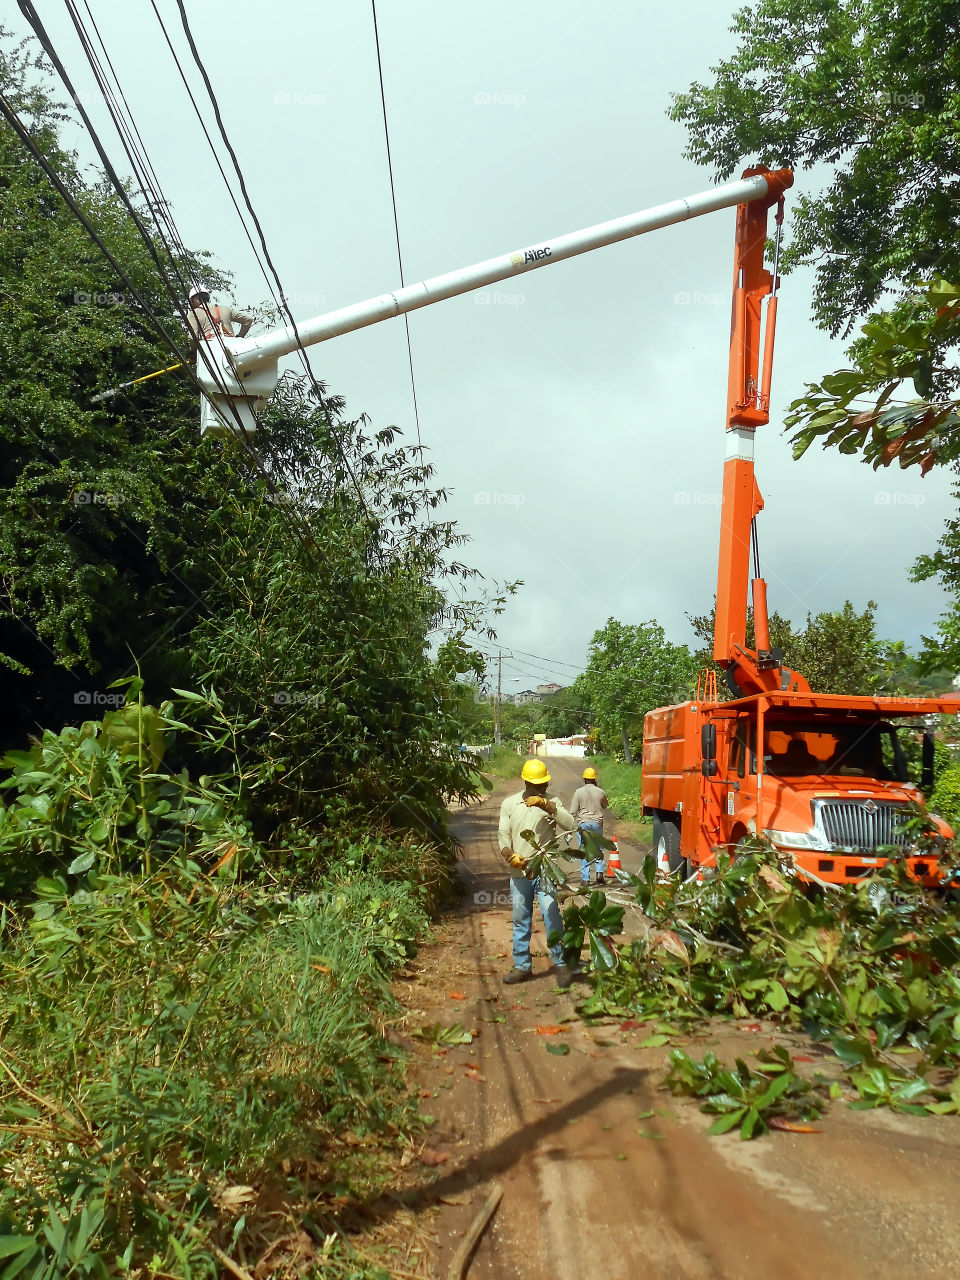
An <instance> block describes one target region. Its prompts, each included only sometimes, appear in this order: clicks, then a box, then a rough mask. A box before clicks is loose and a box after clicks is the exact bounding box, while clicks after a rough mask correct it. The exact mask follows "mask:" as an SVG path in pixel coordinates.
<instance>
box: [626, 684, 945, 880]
mask: <svg viewBox="0 0 960 1280" xmlns="http://www.w3.org/2000/svg"><path fill="white" fill-rule="evenodd" d="M958 711H960V697H944V698H907V697H904V698H900V697H893V698H885V697H876V698H873V697H846V696H844V695H839V694H816V693H809V692H805V693H794V692H789V693H770V694H756V695H752V696H750V697H747V698H740V699H736V700H734V701H732V702H683V703H679V704H678V705H676V706H672V707H661V708H658V709H657V710H656V711H651V712H649V714H648V715H647V716H646V717H645V720H644V743H643V781H642V798H643V806H644V811H645V812H646V813H647V814H652V815H654V816H655V817H657V818H660V819H661V820H663V819H666V820H668V821H670V820H672V821H674V822H676V823H678V825H679V827H680V851H681V854H682V856H683V857H685V858H686V859H687V865H688V867H690V868H695V867H714V866H716V865H717V859H718V858H720V859H724V858H730V857H732V856H733V853H734V850H735V849H736V846H737V843H738V842H739V840H740V839H742V838H743V837H744V836H746V835H763V834H766V835H767V838H768V839H771V840H772V841H773V843H774V844H776V845H777V847H778V848H781V849H782V850H783V851H784V852H785V853H786V854H787V855H788V856H790V857H791V858H792V859H793V861H794V862H795V864H796V866H797V869H798V871H799V872H800V874H801V876H803V877H804V878H805V879H807V880H809V881H816V880H823V881H827V882H829V883H832V884H848V883H850V881H851V880H855V879H859V878H861V877H863V876H865V875H869V874H870V873H871V872H872V871H874V870H876V869H877V867H879V866H882V865H883V864H884V863H885V862H886V861H887V857H885V856H883V854H881V853H878V852H877V849H878V848H879V847H882V846H889V845H890V844H896V843H897V842H898V840H899V835H898V822H897V818H898V816H899V815H900V814H901V813H902V812H903V810H904V809H905V808H906V806H908V805H911V804H912V803H916V802H920V803H922V796H921V794H920V792H919V790H918V789H917V788H916V787H915V786H913V784H911V783H909V782H903V781H899V780H898V779H897V777H896V776H894V775H895V770H894V769H892V768H888V767H887V766H886V765H884V763H883V761H882V759H881V757H880V756H879V755H877V756H876V759H875V760H874V759H873V758H872V757H869V753H870V752H872V751H873V750H874V749H875V748H876V749H879V747H880V745H881V740H883V741H885V742H887V743H888V744H889V745H890V747H891V749H892V742H893V740H892V736H890V734H889V731H890V729H891V726H892V725H894V724H895V723H896V721H897V720H902V719H904V718H913V719H916V718H917V717H923V716H927V715H931V714H943V713H952V714H956V713H957V712H958ZM706 725H712V726H713V732H714V733H715V735H716V736H715V741H716V752H715V756H714V759H715V761H716V765H715V772H713V773H712V775H711V774H709V773H705V772H704V769H703V765H704V755H703V742H702V730H703V728H704V726H706ZM761 742H762V744H763V749H762V750H759V749H758V744H759V743H761ZM791 743H792V744H793V748H797V747H798V746H799V747H801V748H802V750H803V751H804V752H805V753H806V756H805V758H806V763H804V764H799V765H798V764H797V763H796V762H795V763H794V764H793V765H792V766H790V765H787V764H785V763H784V762H785V761H788V760H789V752H790V750H791V749H792V748H791ZM838 744H839V747H838ZM810 748H813V751H814V752H819V753H820V756H819V757H818V756H817V755H815V754H813V753H812V752H811V751H810ZM841 748H842V749H841ZM868 757H869V758H868ZM834 761H839V763H834ZM791 768H800V769H805V770H807V772H800V773H792V772H790V771H789V770H790V769H791ZM871 769H872V770H873V772H875V773H876V774H877V775H879V776H869V771H870V770H871ZM884 774H888V775H889V776H883V775H884ZM784 775H785V776H784ZM935 825H936V826H937V827H938V829H939V830H940V832H941V834H943V835H947V836H949V835H950V834H952V833H951V832H950V830H949V828H948V827H946V826H945V824H943V823H942V822H940V821H939V820H935ZM771 833H773V834H771ZM905 861H906V865H907V867H908V870H909V872H910V874H911V875H912V876H913V877H915V878H916V879H917V880H919V881H920V882H922V883H923V884H927V885H930V886H936V885H938V884H939V883H940V876H939V874H938V870H937V866H936V860H935V859H932V858H931V857H930V855H929V854H928V855H926V856H924V855H922V854H917V855H912V854H909V853H907V854H906V858H905Z"/></svg>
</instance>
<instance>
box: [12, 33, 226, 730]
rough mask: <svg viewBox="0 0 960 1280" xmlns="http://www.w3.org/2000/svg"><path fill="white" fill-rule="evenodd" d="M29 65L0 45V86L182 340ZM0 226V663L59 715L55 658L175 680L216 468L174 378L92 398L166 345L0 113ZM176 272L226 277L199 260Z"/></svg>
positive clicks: (68, 664)
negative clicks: (63, 141) (29, 679)
mask: <svg viewBox="0 0 960 1280" xmlns="http://www.w3.org/2000/svg"><path fill="white" fill-rule="evenodd" d="M36 74H37V73H36V66H35V64H34V62H33V60H32V58H31V57H30V55H28V54H25V53H24V52H23V51H22V50H19V49H12V50H11V49H10V48H9V44H8V47H7V49H3V50H0V88H2V90H3V92H4V94H5V95H6V96H7V97H8V99H10V100H11V102H12V104H13V105H14V106H15V107H17V108H19V109H20V110H21V112H22V113H23V114H25V115H27V116H28V118H29V119H30V121H31V131H32V134H33V136H34V138H35V140H36V142H37V144H38V145H39V147H40V148H41V150H42V151H43V152H44V154H45V155H46V157H47V158H48V160H49V161H50V163H51V164H52V165H53V167H54V168H55V169H56V170H57V171H58V172H59V173H60V175H61V177H62V178H63V180H64V181H65V183H66V185H67V186H68V187H69V188H70V189H71V190H72V191H73V192H74V194H75V195H76V197H77V199H78V201H79V203H80V204H81V205H82V206H83V207H84V209H85V211H86V213H87V215H88V216H89V217H90V219H91V220H92V221H93V222H94V224H96V225H97V226H98V227H99V228H100V229H101V230H102V233H103V235H104V238H105V239H106V241H107V242H108V244H109V245H110V247H111V249H112V251H113V252H114V254H115V256H116V257H117V259H118V260H119V261H120V262H121V264H122V265H123V267H124V268H125V270H126V271H127V273H128V275H129V277H130V278H131V279H132V281H133V283H134V285H135V286H136V288H137V291H138V293H139V294H140V297H141V298H142V299H143V300H144V304H145V306H146V308H148V309H149V311H151V312H152V313H153V314H154V315H156V316H157V317H159V320H160V322H161V324H162V325H163V326H164V328H165V329H166V330H167V332H168V333H171V334H172V335H173V336H174V341H176V342H182V340H183V338H184V330H183V326H182V323H181V321H180V319H179V317H178V315H177V312H176V310H175V308H174V305H173V303H172V301H171V298H170V296H169V293H168V291H167V289H166V286H165V284H164V282H163V281H162V280H161V278H160V276H159V274H158V272H157V270H156V267H155V266H154V263H153V262H152V260H151V258H150V255H149V253H148V250H147V248H146V246H145V245H144V244H143V242H142V241H141V240H140V238H139V236H138V235H137V233H136V231H135V229H134V227H133V224H132V222H131V220H130V219H129V217H128V215H127V213H126V212H125V210H124V209H123V207H122V205H121V203H120V201H119V199H118V198H117V197H116V196H115V195H114V194H112V193H111V192H110V191H109V190H108V189H107V187H106V185H105V184H100V183H99V182H98V181H97V180H96V178H94V179H93V180H91V181H88V180H86V179H85V178H84V176H83V175H82V173H81V171H80V169H79V167H78V165H77V162H76V159H75V157H74V156H72V155H70V154H68V153H67V152H65V151H64V150H63V149H62V147H61V146H60V143H59V141H58V137H57V131H58V129H59V128H60V126H61V124H62V122H63V121H64V120H65V119H66V118H67V117H66V116H65V115H64V114H63V112H62V111H60V110H59V109H58V108H57V107H56V106H55V105H54V104H53V103H52V102H51V101H50V99H49V98H48V97H47V96H46V95H45V94H44V93H43V92H42V91H41V90H40V89H38V88H37V87H36ZM146 216H147V222H148V225H152V222H151V219H150V215H149V213H147V215H146ZM0 222H2V224H3V226H4V236H3V240H2V244H0V282H2V294H3V317H2V324H0V439H2V441H3V463H2V466H0V516H2V518H0V573H2V580H3V590H2V593H0V655H2V656H0V661H2V662H3V663H5V664H6V665H7V666H8V667H9V668H10V671H11V673H12V672H14V671H17V672H20V673H21V674H28V673H32V674H33V675H34V677H35V680H34V683H33V684H32V685H31V687H30V689H29V698H28V697H27V696H26V695H25V685H24V681H23V679H20V680H17V679H15V678H14V677H13V676H12V674H10V675H8V677H7V679H8V681H9V685H10V688H11V689H13V690H16V695H17V698H18V700H21V701H24V702H25V703H26V704H27V705H28V706H29V703H30V702H33V704H34V705H33V707H32V708H31V710H32V711H33V712H34V716H35V715H36V712H37V709H38V708H39V710H40V716H39V718H40V719H41V721H42V722H49V721H51V720H53V721H54V722H56V723H59V722H60V721H62V719H63V718H64V713H65V707H64V703H65V702H66V701H67V699H68V698H69V699H70V700H72V697H73V692H74V690H75V689H76V688H77V682H76V680H73V679H67V680H64V679H63V675H62V671H58V667H59V668H61V669H62V668H78V667H79V668H86V669H87V671H88V672H92V671H95V670H96V669H98V668H104V669H106V671H107V672H108V676H107V679H110V678H112V677H113V676H115V675H119V674H122V673H123V672H125V671H127V670H128V669H129V666H130V651H131V650H133V651H134V652H143V653H147V652H148V651H150V650H152V661H151V663H150V668H149V669H150V672H151V673H153V672H157V673H158V674H160V673H165V674H166V675H167V677H168V678H170V676H171V674H172V675H173V678H174V679H175V678H176V673H179V674H181V675H182V673H183V671H184V667H183V663H182V657H181V656H180V652H179V651H180V649H181V644H182V636H183V631H184V625H183V622H182V615H184V614H186V615H187V616H189V613H188V611H189V610H191V609H193V608H195V607H196V605H197V603H198V601H199V600H200V597H201V594H202V571H200V570H199V566H198V565H197V562H196V556H195V548H196V545H197V543H198V542H199V541H200V540H201V535H200V531H201V530H202V528H203V523H204V515H205V511H206V509H207V508H209V507H210V506H214V505H216V503H217V501H218V496H217V495H218V487H219V486H220V485H221V484H222V479H223V475H222V472H221V470H220V467H219V465H218V461H217V450H216V448H215V447H213V446H211V445H209V444H208V445H206V446H204V447H200V448H198V442H197V430H196V424H195V417H196V397H195V396H194V395H193V394H192V393H191V391H190V389H189V385H188V384H187V383H186V382H185V381H183V380H182V379H180V380H178V378H177V377H176V376H173V377H169V378H166V379H157V380H155V381H153V382H150V383H146V384H144V387H143V388H142V389H141V390H140V391H139V392H138V393H137V395H136V399H135V400H134V399H129V398H127V397H124V396H121V397H118V398H117V399H115V400H110V401H105V402H103V403H100V404H97V405H93V404H92V403H91V397H92V395H93V394H94V393H96V392H97V391H99V390H102V389H103V388H104V387H106V386H110V385H114V384H116V383H117V382H120V381H123V380H124V379H128V378H132V377H135V376H136V375H137V374H140V373H146V372H148V371H150V370H154V369H159V368H163V367H164V366H167V365H170V364H172V363H173V360H174V358H175V357H172V356H171V354H170V350H169V348H168V347H167V345H166V344H165V343H164V342H163V340H162V339H161V338H160V337H159V336H158V334H157V332H156V328H155V326H154V323H153V321H152V320H151V319H150V318H149V316H148V314H147V311H146V310H145V309H144V306H142V305H141V303H140V302H139V301H137V299H136V298H134V297H133V296H132V295H131V293H130V291H129V290H128V288H127V285H126V284H125V282H124V281H123V280H122V279H119V278H118V277H117V275H116V273H115V272H114V269H113V268H112V267H111V266H110V265H109V264H108V263H107V262H106V261H105V260H104V259H103V258H102V256H101V254H100V252H99V250H98V249H96V248H95V247H94V245H93V244H92V243H91V242H90V240H89V238H88V236H87V233H86V232H85V231H84V230H83V228H82V227H81V226H80V224H79V223H78V222H77V221H76V219H75V218H74V216H73V214H72V213H70V211H69V210H68V209H67V207H66V206H65V205H64V203H63V202H62V200H61V199H60V197H59V196H58V195H55V194H54V193H53V191H52V189H51V187H50V184H49V181H48V179H47V178H46V177H45V176H44V174H43V173H42V172H41V171H40V170H39V169H38V168H37V166H36V165H35V164H34V163H33V162H32V161H29V160H27V159H25V153H24V151H23V148H22V146H21V144H20V142H19V141H18V140H17V139H16V138H15V137H14V135H13V134H12V131H11V130H10V128H9V127H8V126H7V125H6V124H5V123H4V124H3V125H2V126H0ZM177 266H178V269H179V271H180V272H181V273H182V275H184V276H185V277H187V278H191V277H193V278H202V279H204V280H205V281H206V282H207V283H208V284H210V285H211V286H212V287H216V286H217V284H218V283H220V282H222V277H220V276H218V275H217V274H216V273H213V272H211V271H210V270H209V269H208V268H206V267H205V266H204V264H203V263H202V262H201V261H200V260H199V259H198V258H197V257H193V256H191V257H189V258H188V259H187V260H186V261H182V262H179V263H178V264H177ZM161 638H164V639H163V643H161ZM38 685H39V686H40V687H39V688H38ZM80 687H81V688H82V687H83V685H82V683H81V686H80ZM88 687H89V685H88ZM38 695H40V696H38ZM64 695H66V696H64ZM34 716H31V717H30V718H29V719H28V720H27V723H29V724H32V723H35V719H34ZM14 727H15V726H14ZM8 735H9V727H8V731H7V734H6V735H5V741H6V742H9V741H10V737H9V736H8Z"/></svg>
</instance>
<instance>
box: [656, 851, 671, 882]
mask: <svg viewBox="0 0 960 1280" xmlns="http://www.w3.org/2000/svg"><path fill="white" fill-rule="evenodd" d="M657 874H658V875H662V876H669V874H670V859H669V858H668V857H667V851H666V849H662V850H658V852H657Z"/></svg>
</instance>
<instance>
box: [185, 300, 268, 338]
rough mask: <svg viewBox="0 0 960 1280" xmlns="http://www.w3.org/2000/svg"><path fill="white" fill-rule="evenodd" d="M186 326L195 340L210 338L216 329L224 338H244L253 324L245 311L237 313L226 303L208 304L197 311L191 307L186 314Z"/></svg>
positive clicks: (251, 318)
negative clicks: (235, 327)
mask: <svg viewBox="0 0 960 1280" xmlns="http://www.w3.org/2000/svg"><path fill="white" fill-rule="evenodd" d="M187 324H188V325H189V326H190V332H191V333H192V334H193V336H194V337H195V338H212V337H213V335H214V333H216V332H217V330H218V329H219V331H220V333H222V334H223V336H224V337H225V338H236V337H240V338H245V337H246V336H247V331H248V330H249V328H250V326H251V325H252V324H253V316H248V315H247V313H246V312H245V311H238V310H237V309H236V307H231V306H228V305H227V304H226V303H223V304H216V303H213V302H208V303H207V304H206V305H205V306H203V307H201V308H200V309H199V310H197V308H195V307H191V309H190V310H189V311H188V312H187ZM234 325H238V326H239V328H240V332H239V334H237V333H236V332H235V330H234Z"/></svg>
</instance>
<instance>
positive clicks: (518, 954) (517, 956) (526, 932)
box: [510, 876, 563, 973]
mask: <svg viewBox="0 0 960 1280" xmlns="http://www.w3.org/2000/svg"><path fill="white" fill-rule="evenodd" d="M534 896H536V897H538V898H539V899H540V914H541V915H542V916H543V925H544V928H545V929H546V931H547V937H548V938H549V937H550V935H551V934H552V933H557V934H559V935H561V936H562V934H563V920H562V918H561V916H560V908H559V907H558V906H557V900H556V898H555V897H554V896H553V894H552V893H551V892H550V891H549V890H548V889H545V888H543V887H542V886H541V884H540V877H539V876H537V877H536V878H535V879H534V880H528V879H527V877H526V876H511V877H510V903H511V906H512V907H513V963H514V965H515V966H516V967H517V968H518V969H525V970H526V971H527V972H528V973H529V972H530V970H531V969H532V968H533V961H532V960H531V959H530V935H531V934H532V933H533V899H534ZM550 955H551V956H552V958H553V963H554V964H563V947H562V946H561V945H560V940H559V938H558V939H557V941H556V942H555V943H554V944H553V946H551V947H550Z"/></svg>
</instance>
